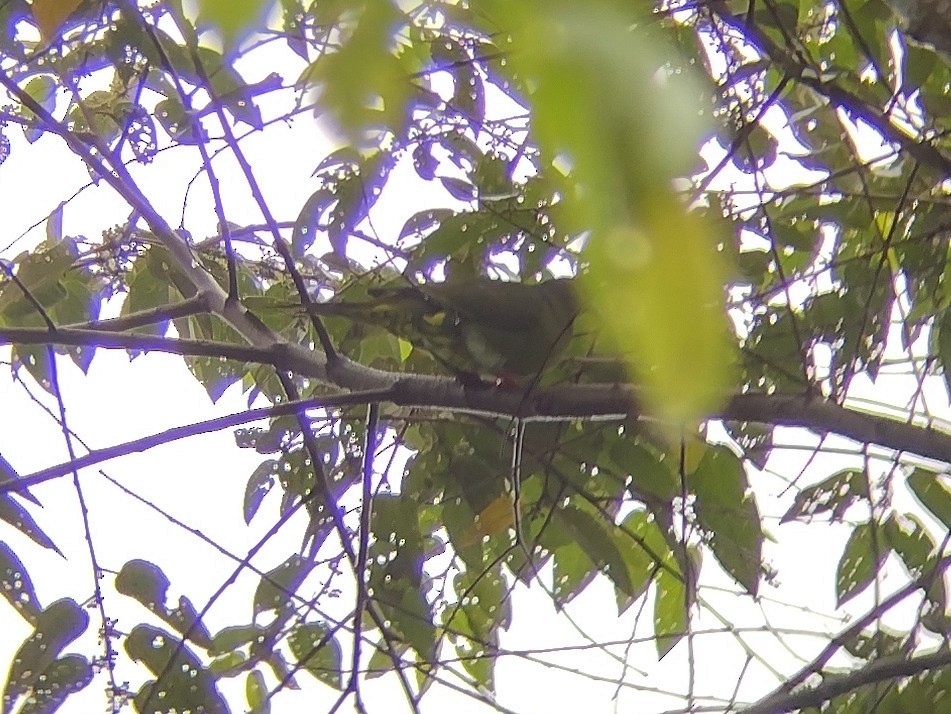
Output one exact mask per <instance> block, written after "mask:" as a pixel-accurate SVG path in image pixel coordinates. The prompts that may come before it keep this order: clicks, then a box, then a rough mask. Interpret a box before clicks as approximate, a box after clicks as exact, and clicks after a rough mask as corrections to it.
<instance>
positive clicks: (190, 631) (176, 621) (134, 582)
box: [116, 560, 212, 648]
mask: <svg viewBox="0 0 951 714" xmlns="http://www.w3.org/2000/svg"><path fill="white" fill-rule="evenodd" d="M168 587H169V582H168V578H167V577H166V576H165V573H164V572H162V569H161V568H159V566H157V565H155V564H154V563H150V562H149V561H147V560H130V561H129V562H127V563H126V564H125V565H123V566H122V569H121V570H120V571H119V573H118V575H116V590H117V591H119V592H120V593H122V594H123V595H128V596H129V597H131V598H134V599H135V600H138V601H139V602H140V603H142V605H144V606H145V607H146V608H147V609H148V610H149V611H150V612H154V613H155V614H156V615H158V616H159V617H161V618H162V619H163V620H164V621H165V622H167V623H168V624H169V625H171V626H172V627H173V628H175V630H177V631H178V632H180V633H181V634H182V635H187V637H188V639H189V640H191V641H192V642H195V643H196V644H198V645H201V646H202V647H206V648H207V647H211V646H212V641H211V635H210V634H209V632H208V629H207V628H206V627H205V625H204V623H202V622H201V621H199V619H198V612H197V611H196V610H195V608H194V606H193V605H192V603H191V601H190V600H189V599H188V598H187V597H185V596H184V595H183V596H181V597H179V601H178V607H177V608H169V607H168V606H167V605H166V600H167V597H168Z"/></svg>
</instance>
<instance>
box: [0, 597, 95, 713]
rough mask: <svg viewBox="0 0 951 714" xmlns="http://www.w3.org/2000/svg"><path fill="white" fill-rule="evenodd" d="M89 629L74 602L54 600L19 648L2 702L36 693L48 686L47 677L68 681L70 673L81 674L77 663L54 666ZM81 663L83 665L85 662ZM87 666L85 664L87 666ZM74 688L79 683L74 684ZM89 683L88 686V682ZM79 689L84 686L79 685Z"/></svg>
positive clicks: (83, 612)
mask: <svg viewBox="0 0 951 714" xmlns="http://www.w3.org/2000/svg"><path fill="white" fill-rule="evenodd" d="M88 626H89V615H88V614H87V613H86V611H85V610H84V609H83V608H81V607H80V606H79V605H78V604H77V603H76V602H75V601H74V600H70V599H68V598H64V599H62V600H57V601H56V602H54V603H53V604H52V605H50V606H49V607H48V608H46V609H45V610H43V611H42V612H41V613H39V615H37V617H36V622H35V627H34V630H33V633H32V634H31V635H30V636H29V637H27V639H26V640H25V641H24V642H23V644H22V645H20V648H19V649H18V650H17V652H16V654H15V655H14V657H13V660H12V664H11V665H10V670H9V674H8V678H7V684H6V688H5V689H4V692H3V701H4V702H12V701H14V700H15V699H16V698H17V697H19V696H20V695H21V694H23V693H26V692H28V691H31V690H32V691H33V692H38V691H39V690H42V689H43V688H45V687H46V686H47V683H46V674H47V672H51V673H53V674H54V676H56V677H63V678H65V679H66V680H69V677H70V676H71V675H70V673H71V672H72V673H77V674H79V675H81V674H82V673H81V672H79V671H78V670H79V669H81V668H76V667H75V665H76V664H78V662H77V661H76V660H73V659H68V660H65V661H61V662H62V663H61V664H56V663H57V657H58V656H59V654H60V652H62V651H63V648H64V647H66V646H67V645H68V644H69V643H70V642H72V641H73V640H75V639H76V638H77V637H79V636H80V635H81V634H82V633H83V632H85V631H86V628H87V627H88ZM79 659H82V661H83V662H85V659H83V658H79ZM87 666H88V664H87ZM73 681H74V685H76V684H78V682H79V681H80V680H79V679H76V680H73ZM87 683H88V682H87ZM82 686H85V684H84V685H82Z"/></svg>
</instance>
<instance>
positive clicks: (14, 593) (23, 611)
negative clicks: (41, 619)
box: [0, 541, 42, 625]
mask: <svg viewBox="0 0 951 714" xmlns="http://www.w3.org/2000/svg"><path fill="white" fill-rule="evenodd" d="M0 594H2V595H3V597H5V598H6V599H7V601H8V602H9V603H10V604H11V605H12V606H13V609H14V610H16V611H17V612H18V613H20V615H21V616H22V617H23V619H24V620H26V621H27V622H29V623H31V624H33V625H35V624H36V619H37V617H38V616H39V614H40V613H41V612H42V609H41V608H40V604H39V600H38V599H37V597H36V590H35V589H34V588H33V581H32V579H31V578H30V574H29V572H27V569H26V566H24V565H23V563H22V562H21V561H20V559H19V558H18V557H17V555H16V553H14V552H13V550H12V549H11V548H10V546H8V545H7V544H6V543H4V542H3V541H0Z"/></svg>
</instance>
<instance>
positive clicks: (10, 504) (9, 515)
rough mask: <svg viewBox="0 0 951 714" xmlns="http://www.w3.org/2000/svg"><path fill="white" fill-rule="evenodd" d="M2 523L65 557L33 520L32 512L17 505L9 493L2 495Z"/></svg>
mask: <svg viewBox="0 0 951 714" xmlns="http://www.w3.org/2000/svg"><path fill="white" fill-rule="evenodd" d="M0 521H5V522H7V523H9V524H10V525H11V526H13V527H14V528H16V529H17V530H18V531H20V533H22V534H23V535H25V536H26V537H27V538H29V539H30V540H32V541H33V542H34V543H36V544H37V545H40V546H42V547H44V548H47V549H48V550H52V551H53V552H54V553H56V554H58V555H63V554H62V552H61V551H60V549H59V548H57V547H56V544H55V543H54V542H53V541H52V539H50V537H49V536H48V535H46V533H45V532H44V531H43V529H42V528H40V527H39V525H37V523H36V521H35V520H33V516H31V515H30V512H29V511H27V510H26V508H24V507H23V506H21V505H20V504H19V503H17V502H16V500H14V498H13V497H12V496H11V495H10V494H9V493H0Z"/></svg>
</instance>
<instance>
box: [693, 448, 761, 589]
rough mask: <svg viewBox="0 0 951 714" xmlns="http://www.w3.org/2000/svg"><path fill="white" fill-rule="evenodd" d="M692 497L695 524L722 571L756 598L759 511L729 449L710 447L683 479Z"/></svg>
mask: <svg viewBox="0 0 951 714" xmlns="http://www.w3.org/2000/svg"><path fill="white" fill-rule="evenodd" d="M687 484H688V487H689V488H690V490H691V492H693V493H694V495H695V496H696V503H695V506H694V508H695V510H696V513H697V521H698V523H699V524H700V526H701V527H702V528H703V529H704V531H705V532H706V533H707V534H708V535H709V538H710V548H711V550H712V551H713V555H714V556H715V557H716V559H717V560H718V561H719V563H720V565H722V566H723V569H724V570H726V571H727V572H728V573H729V574H730V575H731V576H733V578H734V579H735V580H736V581H737V582H738V583H740V585H742V586H743V587H744V588H745V589H746V591H747V592H748V593H750V594H751V595H754V596H755V595H756V593H757V590H758V589H759V577H760V569H761V562H762V553H763V530H762V522H761V520H760V515H759V509H758V508H757V506H756V500H755V499H754V498H753V493H752V491H751V490H750V486H749V482H748V481H747V478H746V471H745V470H744V469H743V464H742V462H741V461H740V460H739V459H738V458H736V456H735V455H734V454H733V452H731V451H730V450H729V449H727V448H725V447H722V446H711V447H709V448H708V449H707V451H706V453H705V454H704V456H703V458H702V459H701V461H700V464H699V465H698V466H697V468H696V470H695V471H694V472H693V473H691V474H690V475H689V476H688V477H687Z"/></svg>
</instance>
